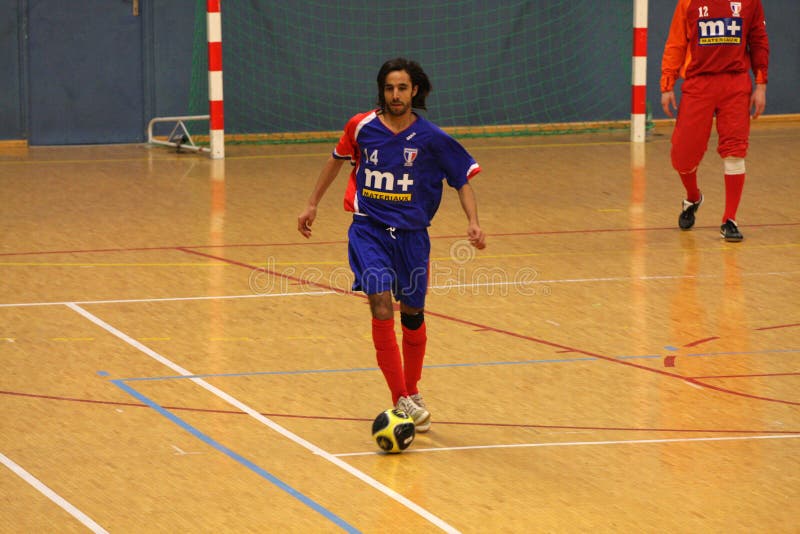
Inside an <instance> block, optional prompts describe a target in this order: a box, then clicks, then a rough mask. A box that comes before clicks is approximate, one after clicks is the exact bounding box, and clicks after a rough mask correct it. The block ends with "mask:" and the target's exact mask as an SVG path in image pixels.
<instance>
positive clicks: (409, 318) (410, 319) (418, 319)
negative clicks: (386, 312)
mask: <svg viewBox="0 0 800 534" xmlns="http://www.w3.org/2000/svg"><path fill="white" fill-rule="evenodd" d="M400 322H401V323H402V324H403V326H405V327H406V328H408V329H409V330H418V329H419V327H420V326H422V323H424V322H425V312H419V313H418V314H416V315H411V314H410V313H403V312H400Z"/></svg>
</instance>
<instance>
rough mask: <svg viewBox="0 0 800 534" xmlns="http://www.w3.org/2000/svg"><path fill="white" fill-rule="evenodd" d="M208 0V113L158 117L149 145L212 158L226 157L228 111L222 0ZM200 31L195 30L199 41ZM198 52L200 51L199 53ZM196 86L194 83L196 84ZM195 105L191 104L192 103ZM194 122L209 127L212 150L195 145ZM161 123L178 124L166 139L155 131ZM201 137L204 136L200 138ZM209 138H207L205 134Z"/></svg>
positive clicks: (150, 127) (150, 129)
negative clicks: (223, 68) (161, 137)
mask: <svg viewBox="0 0 800 534" xmlns="http://www.w3.org/2000/svg"><path fill="white" fill-rule="evenodd" d="M204 1H205V6H204V7H205V9H204V13H205V23H206V24H205V35H206V52H207V54H206V59H207V60H206V65H207V73H208V76H207V80H208V85H207V88H208V107H207V111H208V113H207V114H202V115H201V114H199V113H196V114H193V115H183V116H175V117H154V118H152V119H150V121H149V123H148V124H147V142H148V143H149V144H155V145H164V146H170V147H175V148H177V149H178V150H183V149H185V150H191V151H194V152H207V153H209V155H210V157H211V158H212V159H223V158H224V157H225V112H224V100H223V87H222V16H221V11H220V7H221V6H220V3H221V0H204ZM196 34H197V29H196V28H195V38H196ZM195 53H196V51H195ZM193 85H194V84H193ZM190 105H191V104H190ZM194 122H204V123H207V124H208V134H207V137H208V145H209V146H208V147H206V146H199V145H196V144H195V143H194V140H193V138H192V135H191V134H190V133H189V129H190V128H189V126H190V125H191V123H194ZM160 123H168V124H174V127H173V128H172V131H171V132H170V134H169V135H168V136H167V137H166V139H160V138H158V137H157V136H156V135H155V133H154V130H155V128H156V125H158V124H160ZM198 137H200V135H198ZM202 137H205V135H202Z"/></svg>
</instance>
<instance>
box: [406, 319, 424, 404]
mask: <svg viewBox="0 0 800 534" xmlns="http://www.w3.org/2000/svg"><path fill="white" fill-rule="evenodd" d="M427 342H428V334H427V333H426V330H425V323H422V326H420V327H419V328H417V329H416V330H411V329H410V328H406V327H405V326H403V365H404V367H405V372H406V391H408V393H409V395H414V394H416V393H419V389H417V382H419V380H420V378H422V362H423V360H424V359H425V345H426V343H427Z"/></svg>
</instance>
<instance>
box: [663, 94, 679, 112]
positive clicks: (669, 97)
mask: <svg viewBox="0 0 800 534" xmlns="http://www.w3.org/2000/svg"><path fill="white" fill-rule="evenodd" d="M661 109H663V110H664V113H665V114H666V115H667V117H672V116H673V115H672V110H673V109H674V110H676V111H677V109H678V104H677V103H676V101H675V91H667V92H665V93H661Z"/></svg>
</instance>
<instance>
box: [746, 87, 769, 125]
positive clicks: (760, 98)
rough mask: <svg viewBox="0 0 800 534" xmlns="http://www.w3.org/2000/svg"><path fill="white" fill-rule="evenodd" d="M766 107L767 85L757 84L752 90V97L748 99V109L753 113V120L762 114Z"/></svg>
mask: <svg viewBox="0 0 800 534" xmlns="http://www.w3.org/2000/svg"><path fill="white" fill-rule="evenodd" d="M766 107H767V84H765V83H757V84H756V88H755V89H754V90H753V95H752V96H751V97H750V109H751V110H752V112H753V118H754V119H757V118H758V117H759V116H761V114H762V113H763V112H764V108H766Z"/></svg>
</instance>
